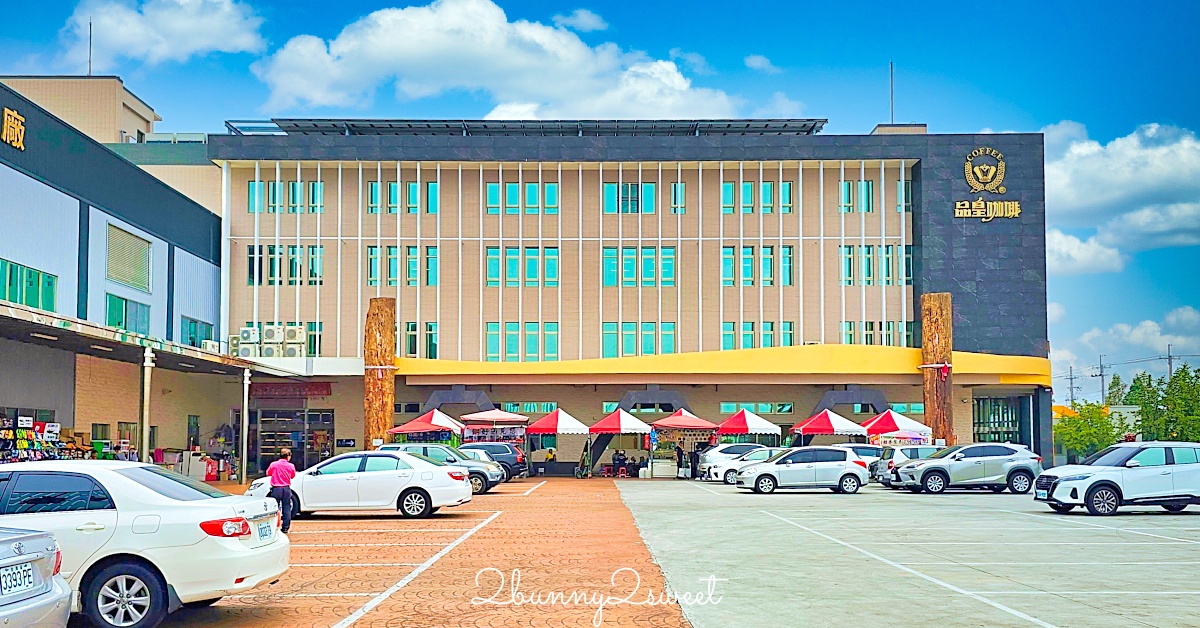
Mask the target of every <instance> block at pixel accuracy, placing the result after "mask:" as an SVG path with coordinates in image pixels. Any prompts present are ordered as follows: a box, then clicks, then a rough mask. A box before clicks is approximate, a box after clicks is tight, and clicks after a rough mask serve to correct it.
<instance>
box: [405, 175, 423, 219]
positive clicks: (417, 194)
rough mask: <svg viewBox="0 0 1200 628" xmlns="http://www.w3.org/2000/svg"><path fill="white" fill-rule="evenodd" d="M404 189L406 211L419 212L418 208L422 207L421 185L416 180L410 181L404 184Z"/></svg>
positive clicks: (410, 212)
mask: <svg viewBox="0 0 1200 628" xmlns="http://www.w3.org/2000/svg"><path fill="white" fill-rule="evenodd" d="M404 190H405V193H404V211H405V213H409V214H415V213H417V210H418V209H420V207H421V186H420V185H418V184H417V182H416V181H409V182H407V183H406V184H405V185H404Z"/></svg>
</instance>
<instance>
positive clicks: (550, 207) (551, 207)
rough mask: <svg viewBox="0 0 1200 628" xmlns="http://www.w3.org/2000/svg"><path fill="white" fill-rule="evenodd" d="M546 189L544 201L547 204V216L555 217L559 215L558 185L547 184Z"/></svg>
mask: <svg viewBox="0 0 1200 628" xmlns="http://www.w3.org/2000/svg"><path fill="white" fill-rule="evenodd" d="M545 187H546V191H545V193H544V194H543V195H542V196H543V199H542V200H543V201H545V202H546V215H547V216H555V215H557V214H558V184H557V183H547V184H546V186H545Z"/></svg>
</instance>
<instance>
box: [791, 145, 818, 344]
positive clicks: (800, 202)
mask: <svg viewBox="0 0 1200 628" xmlns="http://www.w3.org/2000/svg"><path fill="white" fill-rule="evenodd" d="M795 202H796V230H797V231H796V232H797V233H798V234H799V237H798V238H797V240H796V244H797V247H796V296H797V297H798V299H799V301H800V313H799V320H798V322H797V323H796V335H797V337H798V338H797V339H798V340H799V342H800V344H804V342H805V340H804V338H805V337H804V162H803V161H798V162H796V201H795ZM820 242H821V241H820V240H819V239H818V240H817V243H818V246H819V244H820ZM818 250H819V249H818ZM817 283H822V284H823V283H825V279H824V277H822V278H821V281H819V282H817Z"/></svg>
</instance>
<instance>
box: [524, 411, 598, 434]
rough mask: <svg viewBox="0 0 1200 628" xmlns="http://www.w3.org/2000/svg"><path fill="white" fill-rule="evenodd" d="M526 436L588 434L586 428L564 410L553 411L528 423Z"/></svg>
mask: <svg viewBox="0 0 1200 628" xmlns="http://www.w3.org/2000/svg"><path fill="white" fill-rule="evenodd" d="M525 433H526V434H588V433H589V432H588V427H587V426H586V425H584V424H583V423H580V422H579V420H578V419H576V418H575V417H573V416H571V415H569V414H567V411H566V410H561V409H560V410H555V411H554V412H551V413H550V414H547V415H546V416H544V417H542V418H540V419H538V420H536V421H534V422H533V423H530V424H529V426H528V427H526V428H525Z"/></svg>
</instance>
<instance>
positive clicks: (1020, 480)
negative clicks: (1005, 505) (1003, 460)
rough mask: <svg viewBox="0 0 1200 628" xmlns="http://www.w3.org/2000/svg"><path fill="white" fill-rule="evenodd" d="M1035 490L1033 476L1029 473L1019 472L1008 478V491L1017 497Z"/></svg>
mask: <svg viewBox="0 0 1200 628" xmlns="http://www.w3.org/2000/svg"><path fill="white" fill-rule="evenodd" d="M1031 488H1033V474H1032V473H1030V472H1028V471H1017V472H1016V473H1014V474H1012V475H1010V476H1008V490H1010V491H1012V492H1013V493H1016V494H1017V495H1024V494H1025V493H1028V492H1029V489H1031Z"/></svg>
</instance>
